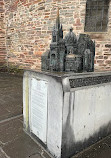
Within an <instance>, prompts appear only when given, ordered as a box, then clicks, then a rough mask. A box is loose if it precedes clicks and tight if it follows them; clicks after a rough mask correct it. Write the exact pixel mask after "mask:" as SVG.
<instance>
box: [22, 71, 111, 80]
mask: <svg viewBox="0 0 111 158" xmlns="http://www.w3.org/2000/svg"><path fill="white" fill-rule="evenodd" d="M25 72H30V73H31V72H32V73H39V74H43V75H47V76H51V77H57V78H66V77H69V78H70V77H73V78H83V77H94V76H95V77H96V76H107V75H111V71H98V72H97V71H96V72H84V73H73V72H70V73H62V72H48V71H41V70H28V69H27V70H24V73H25Z"/></svg>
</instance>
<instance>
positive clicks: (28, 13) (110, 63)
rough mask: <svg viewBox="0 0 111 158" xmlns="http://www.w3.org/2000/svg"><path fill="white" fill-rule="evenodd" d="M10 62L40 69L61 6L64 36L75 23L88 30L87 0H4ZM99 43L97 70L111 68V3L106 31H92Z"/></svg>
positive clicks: (93, 36) (19, 65) (93, 37)
mask: <svg viewBox="0 0 111 158" xmlns="http://www.w3.org/2000/svg"><path fill="white" fill-rule="evenodd" d="M4 1H5V10H6V14H5V16H6V18H5V20H6V45H7V58H8V65H9V66H10V65H17V66H18V67H19V68H31V69H39V68H40V66H41V61H40V59H41V54H42V53H43V52H44V51H46V49H48V48H49V44H50V42H51V31H52V27H53V25H54V23H55V19H56V13H57V8H58V6H59V8H60V20H61V23H62V24H63V29H64V35H65V34H66V33H67V31H68V29H69V28H70V27H71V26H72V27H73V28H74V32H75V33H76V34H79V33H84V22H85V7H86V0H4ZM90 35H91V38H92V39H94V40H95V42H96V57H95V69H99V70H111V38H110V37H111V3H110V8H109V23H108V31H107V32H106V33H90Z"/></svg>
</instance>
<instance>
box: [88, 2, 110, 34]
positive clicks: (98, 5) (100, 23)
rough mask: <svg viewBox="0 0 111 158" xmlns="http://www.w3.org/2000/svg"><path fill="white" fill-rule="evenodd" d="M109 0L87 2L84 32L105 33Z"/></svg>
mask: <svg viewBox="0 0 111 158" xmlns="http://www.w3.org/2000/svg"><path fill="white" fill-rule="evenodd" d="M108 8H109V0H87V3H86V18H85V31H87V32H105V31H107V24H108Z"/></svg>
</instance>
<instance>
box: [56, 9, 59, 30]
mask: <svg viewBox="0 0 111 158" xmlns="http://www.w3.org/2000/svg"><path fill="white" fill-rule="evenodd" d="M56 27H57V28H58V29H59V28H60V18H59V7H58V10H57V18H56Z"/></svg>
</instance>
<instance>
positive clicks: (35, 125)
mask: <svg viewBox="0 0 111 158" xmlns="http://www.w3.org/2000/svg"><path fill="white" fill-rule="evenodd" d="M47 86H48V82H47V81H44V80H40V79H36V78H32V79H31V97H30V104H31V105H30V123H31V125H30V128H31V131H32V133H34V134H35V135H36V136H37V137H38V138H39V139H40V140H41V141H43V142H44V143H45V144H46V135H47Z"/></svg>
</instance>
